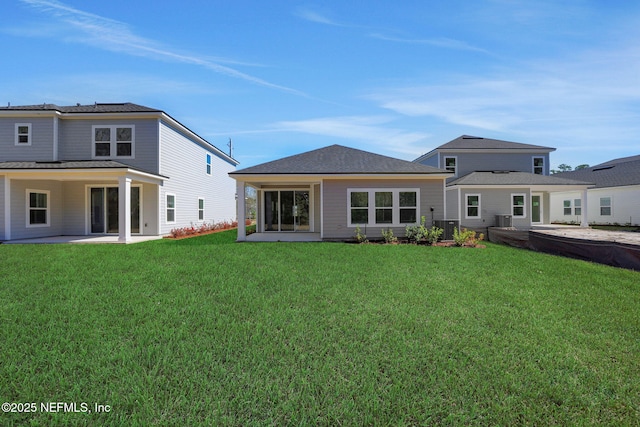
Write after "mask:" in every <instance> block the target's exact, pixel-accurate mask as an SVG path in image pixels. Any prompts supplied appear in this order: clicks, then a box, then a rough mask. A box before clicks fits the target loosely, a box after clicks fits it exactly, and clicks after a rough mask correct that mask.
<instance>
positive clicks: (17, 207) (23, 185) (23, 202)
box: [3, 179, 62, 240]
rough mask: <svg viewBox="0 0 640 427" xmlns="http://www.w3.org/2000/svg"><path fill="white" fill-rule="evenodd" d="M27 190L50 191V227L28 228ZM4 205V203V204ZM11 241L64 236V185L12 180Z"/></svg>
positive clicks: (56, 182) (52, 182) (51, 182)
mask: <svg viewBox="0 0 640 427" xmlns="http://www.w3.org/2000/svg"><path fill="white" fill-rule="evenodd" d="M27 189H31V190H45V191H49V192H50V193H49V194H50V196H49V205H50V208H49V226H47V227H32V228H27V227H26V223H27V221H26V215H27V196H26V191H27ZM3 204H4V203H3ZM11 226H12V227H11V239H12V240H13V239H29V238H35V237H48V236H59V235H61V234H62V183H61V182H59V181H40V180H38V181H35V180H31V181H29V180H19V179H12V180H11Z"/></svg>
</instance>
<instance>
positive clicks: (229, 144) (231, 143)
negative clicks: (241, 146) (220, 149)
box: [227, 138, 233, 157]
mask: <svg viewBox="0 0 640 427" xmlns="http://www.w3.org/2000/svg"><path fill="white" fill-rule="evenodd" d="M227 147H229V157H233V141H232V140H231V138H229V143H228V144H227Z"/></svg>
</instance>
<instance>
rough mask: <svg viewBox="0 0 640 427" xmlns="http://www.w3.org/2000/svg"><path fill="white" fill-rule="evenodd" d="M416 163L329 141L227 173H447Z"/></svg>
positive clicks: (447, 172) (446, 172)
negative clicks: (319, 145)
mask: <svg viewBox="0 0 640 427" xmlns="http://www.w3.org/2000/svg"><path fill="white" fill-rule="evenodd" d="M450 173H451V172H449V171H446V170H443V169H438V168H434V167H431V166H425V165H422V164H419V163H414V162H409V161H406V160H400V159H396V158H393V157H387V156H382V155H380V154H374V153H370V152H368V151H362V150H357V149H355V148H349V147H344V146H341V145H331V146H328V147H324V148H320V149H317V150H312V151H308V152H306V153H302V154H297V155H294V156H289V157H285V158H282V159H279V160H274V161H272V162H267V163H263V164H260V165H257V166H253V167H249V168H246V169H240V170H238V171H235V172H231V173H230V174H229V175H231V176H233V175H334V174H443V175H444V174H450Z"/></svg>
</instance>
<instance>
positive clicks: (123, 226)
mask: <svg viewBox="0 0 640 427" xmlns="http://www.w3.org/2000/svg"><path fill="white" fill-rule="evenodd" d="M130 241H131V178H129V177H127V176H120V177H118V242H122V243H128V242H130Z"/></svg>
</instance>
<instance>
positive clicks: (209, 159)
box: [207, 154, 211, 175]
mask: <svg viewBox="0 0 640 427" xmlns="http://www.w3.org/2000/svg"><path fill="white" fill-rule="evenodd" d="M207 175H211V154H207Z"/></svg>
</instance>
